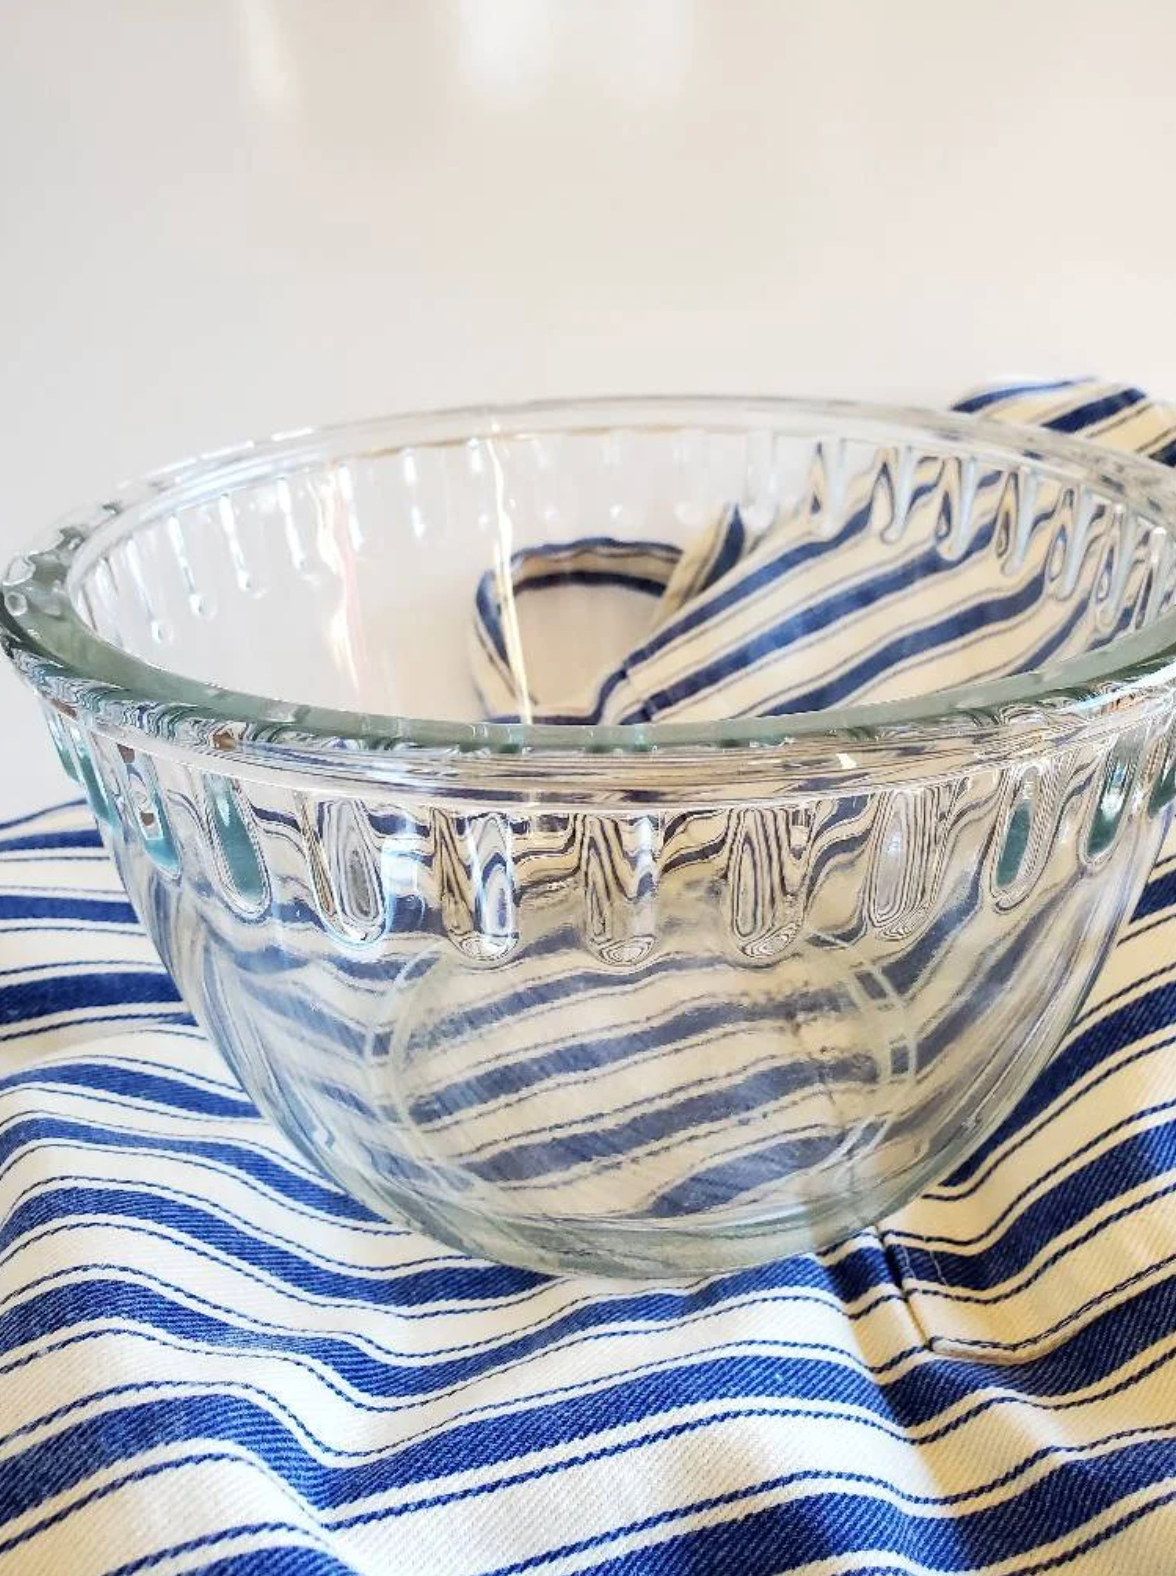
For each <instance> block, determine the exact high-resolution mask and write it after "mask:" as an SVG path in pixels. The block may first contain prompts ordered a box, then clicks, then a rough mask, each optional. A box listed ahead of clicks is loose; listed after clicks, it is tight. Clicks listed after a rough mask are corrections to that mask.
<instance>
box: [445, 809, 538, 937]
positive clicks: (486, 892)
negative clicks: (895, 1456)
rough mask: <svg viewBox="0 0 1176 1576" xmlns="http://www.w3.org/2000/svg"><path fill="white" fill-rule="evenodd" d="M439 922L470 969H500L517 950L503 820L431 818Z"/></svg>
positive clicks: (508, 842) (513, 885)
mask: <svg viewBox="0 0 1176 1576" xmlns="http://www.w3.org/2000/svg"><path fill="white" fill-rule="evenodd" d="M432 819H433V836H434V840H435V848H436V854H435V858H436V879H437V891H438V897H439V902H440V909H441V922H442V924H443V926H444V928H445V932H446V934H447V935H448V937H449V939H450V941H451V942H452V943H453V945H454V946H455V947H457V949H458V951H459V952H461V953H462V955H463V956H464V957H465V958H467V959H469V961H470V962H471V963H485V964H492V963H501V962H502V961H503V959H505V958H507V957H509V956H510V954H511V953H512V952H513V951H514V949H515V947H516V946H517V945H518V940H519V922H518V890H517V886H516V880H515V871H514V858H513V848H512V834H511V826H510V823H509V821H508V820H507V818H506V817H505V816H502V815H498V814H488V815H461V814H455V813H452V812H450V811H444V810H435V811H434V812H433V817H432Z"/></svg>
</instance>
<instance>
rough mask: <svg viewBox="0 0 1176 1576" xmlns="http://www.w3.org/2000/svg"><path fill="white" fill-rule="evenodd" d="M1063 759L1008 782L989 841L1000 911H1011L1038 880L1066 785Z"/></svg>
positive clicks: (992, 883)
mask: <svg viewBox="0 0 1176 1576" xmlns="http://www.w3.org/2000/svg"><path fill="white" fill-rule="evenodd" d="M1070 764H1071V763H1070V761H1069V758H1068V757H1062V758H1059V759H1053V760H1050V761H1047V762H1044V763H1034V764H1032V765H1030V766H1027V767H1025V768H1024V769H1023V770H1022V771H1020V772H1017V773H1014V774H1012V775H1011V776H1010V778H1009V781H1008V783H1007V785H1006V788H1005V792H1004V795H1003V797H1002V801H1001V808H1000V810H999V812H998V814H997V817H996V823H995V826H994V828H993V834H992V839H991V847H992V855H991V864H990V874H989V881H990V886H991V890H992V895H993V899H994V901H995V902H996V904H997V906H998V907H999V908H1001V909H1009V908H1013V907H1015V906H1016V905H1017V904H1018V903H1021V902H1023V901H1024V900H1025V898H1027V897H1028V896H1029V894H1030V893H1031V892H1032V891H1033V889H1034V887H1035V886H1036V885H1037V883H1038V881H1039V880H1040V878H1041V874H1042V871H1043V870H1044V869H1045V866H1046V864H1047V862H1048V860H1049V856H1050V852H1051V850H1052V848H1053V847H1054V844H1055V840H1056V838H1057V834H1058V827H1059V824H1060V818H1061V812H1062V807H1063V803H1064V801H1065V797H1066V788H1067V784H1068V783H1069V780H1070Z"/></svg>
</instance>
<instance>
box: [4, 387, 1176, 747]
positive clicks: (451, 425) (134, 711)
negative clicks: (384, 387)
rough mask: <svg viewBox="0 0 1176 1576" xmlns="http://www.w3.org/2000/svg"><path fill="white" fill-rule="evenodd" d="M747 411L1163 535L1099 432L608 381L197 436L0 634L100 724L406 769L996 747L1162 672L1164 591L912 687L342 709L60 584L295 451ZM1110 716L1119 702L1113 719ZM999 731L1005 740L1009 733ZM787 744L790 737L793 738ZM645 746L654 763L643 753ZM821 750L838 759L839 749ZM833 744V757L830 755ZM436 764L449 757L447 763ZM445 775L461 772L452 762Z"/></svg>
mask: <svg viewBox="0 0 1176 1576" xmlns="http://www.w3.org/2000/svg"><path fill="white" fill-rule="evenodd" d="M670 424H672V426H673V427H674V428H682V427H685V428H689V427H691V426H694V427H703V428H706V427H709V428H711V429H712V430H713V429H714V428H715V427H718V426H722V427H723V428H724V429H725V430H732V431H738V430H755V429H757V428H760V427H764V426H768V427H772V426H775V427H777V428H780V427H783V429H784V430H790V431H792V432H798V433H804V434H806V435H808V436H811V437H813V438H821V437H823V438H824V439H825V441H827V442H828V441H833V442H836V441H838V440H839V439H846V440H847V441H852V434H849V433H847V432H846V430H845V429H846V428H848V427H851V426H852V427H854V428H855V429H858V430H859V431H863V430H864V431H865V432H867V433H868V432H870V431H873V432H874V433H875V436H876V440H877V441H879V442H881V441H882V439H883V438H885V439H886V440H887V443H888V444H889V445H890V446H894V447H897V446H898V445H899V444H900V443H903V442H908V441H909V442H918V441H919V440H920V439H922V440H926V439H928V438H932V439H934V441H935V443H936V445H937V452H940V451H942V452H943V453H945V454H958V455H959V457H961V458H967V457H969V456H970V455H975V454H976V452H977V451H984V452H986V453H988V454H990V455H992V457H993V458H996V457H997V456H1001V457H1003V460H1004V462H1005V463H1008V464H1014V463H1015V464H1017V465H1018V466H1019V467H1026V468H1027V467H1030V466H1032V467H1033V468H1034V469H1035V470H1037V471H1038V472H1040V473H1042V474H1047V475H1048V474H1050V473H1051V472H1052V473H1053V474H1054V475H1055V476H1060V477H1062V478H1064V480H1065V483H1066V485H1068V486H1073V487H1074V489H1075V498H1076V499H1077V496H1078V490H1079V489H1082V488H1085V487H1092V488H1097V489H1099V490H1101V491H1102V492H1104V493H1109V494H1111V495H1113V496H1115V498H1116V500H1117V501H1118V503H1120V504H1121V505H1122V507H1123V508H1124V509H1129V510H1131V511H1133V512H1136V513H1141V514H1144V515H1146V516H1147V517H1148V518H1149V519H1153V520H1154V521H1155V522H1156V523H1157V524H1158V525H1160V526H1161V527H1163V528H1164V529H1165V530H1166V532H1167V538H1166V539H1167V540H1168V541H1169V542H1172V541H1173V540H1174V539H1176V471H1174V470H1172V469H1170V468H1169V467H1167V466H1164V465H1162V464H1160V463H1158V462H1157V461H1155V460H1152V459H1149V458H1147V457H1145V456H1142V455H1136V454H1134V453H1129V452H1126V451H1120V450H1114V449H1108V448H1103V447H1101V446H1100V445H1098V444H1097V443H1094V442H1091V441H1090V440H1088V439H1084V438H1079V437H1074V436H1072V435H1069V434H1062V433H1057V432H1054V431H1052V430H1050V429H1048V428H1044V427H1030V426H1018V425H1015V424H1013V423H1006V422H1003V421H998V420H994V419H992V418H988V417H985V416H983V415H971V414H961V413H959V412H954V411H939V410H934V409H930V408H924V407H919V406H905V405H897V404H887V403H878V402H870V401H857V400H839V399H806V398H802V397H793V396H777V395H763V396H759V395H754V396H753V395H739V394H720V395H689V394H679V395H644V396H643V395H623V396H596V397H591V398H586V399H574V398H558V399H545V400H540V401H533V402H521V403H508V404H493V405H473V406H461V407H450V408H442V409H438V410H431V411H420V412H410V413H404V414H400V415H391V416H385V417H378V418H372V419H366V420H359V421H349V422H343V423H339V424H336V425H328V426H322V427H307V428H300V429H297V430H295V431H292V432H284V433H277V434H274V435H273V436H271V437H269V438H265V439H260V440H255V441H252V442H247V443H245V444H241V445H234V446H232V447H230V448H228V449H219V450H215V451H211V452H208V453H204V454H200V455H197V456H195V457H194V458H192V459H189V460H185V461H181V462H180V463H178V464H176V465H171V466H168V467H166V468H165V469H163V470H159V471H155V472H152V473H150V474H148V475H147V476H146V477H144V478H143V479H142V480H140V481H138V482H132V483H129V484H124V485H123V486H120V487H119V488H118V489H117V490H116V491H115V492H114V493H113V494H112V496H111V497H110V498H109V499H107V500H105V501H104V502H103V503H101V504H99V505H97V506H96V507H90V508H87V509H83V510H80V511H76V512H75V513H73V514H71V515H69V516H66V517H65V518H64V519H62V520H60V521H59V522H58V523H57V525H56V527H54V528H52V529H51V531H50V532H49V533H47V534H46V535H45V536H44V537H43V538H42V539H41V540H40V541H39V542H38V543H37V544H36V545H34V546H33V547H30V548H27V549H26V550H25V552H23V553H20V554H18V555H17V556H16V558H15V559H14V560H13V561H12V563H11V564H10V565H9V566H8V569H7V570H6V572H5V574H4V575H3V577H0V593H2V594H0V646H3V649H4V650H5V652H6V653H7V655H8V656H9V657H10V658H11V659H12V660H13V661H14V663H15V664H16V666H17V668H18V669H19V670H20V671H21V672H22V674H23V675H24V676H25V677H26V678H27V679H28V680H30V682H31V683H32V684H33V685H34V687H35V688H36V689H38V690H39V691H40V692H41V694H42V695H43V696H44V697H45V698H46V699H47V700H48V701H49V702H50V703H51V704H53V705H55V706H56V707H57V708H58V709H59V710H62V711H65V712H66V713H67V714H69V713H72V712H75V711H80V712H84V713H85V714H87V715H88V716H89V717H91V718H92V719H93V721H94V723H95V725H96V726H98V727H99V728H100V729H105V730H107V731H109V732H110V733H112V734H113V735H116V736H117V735H120V734H122V735H127V736H131V735H134V734H136V733H146V734H149V735H151V736H152V737H153V738H155V739H156V740H158V741H160V742H161V743H163V744H165V745H173V746H176V747H179V748H182V749H184V748H197V749H217V750H233V751H235V752H236V753H237V756H238V758H239V759H241V760H242V761H244V760H246V759H247V758H252V759H253V760H254V761H255V762H256V763H257V764H259V765H269V766H275V765H277V766H280V765H281V764H282V761H283V759H284V758H289V759H290V760H291V761H294V760H297V761H298V762H300V763H301V764H302V765H303V766H304V767H307V768H313V767H314V766H315V765H316V764H317V765H318V767H320V768H322V769H325V770H329V771H334V772H338V771H339V770H343V771H345V773H347V774H349V775H354V774H357V773H359V774H362V775H371V774H372V773H375V774H376V775H387V773H388V770H389V762H390V759H391V758H393V757H394V758H395V759H396V760H397V761H399V762H400V763H402V764H404V765H406V766H407V767H408V769H409V770H410V771H411V772H412V773H413V774H415V775H420V773H422V772H424V773H426V774H427V773H428V771H429V770H430V766H431V765H432V766H434V767H440V766H441V764H442V763H443V762H448V763H450V765H451V766H452V763H453V762H454V761H455V760H460V761H463V762H464V763H465V765H464V767H463V768H462V770H463V772H464V774H466V775H468V774H469V772H471V771H472V772H475V773H476V772H477V771H478V770H479V767H478V765H477V763H478V762H479V761H480V762H482V763H483V764H485V763H489V762H493V761H496V760H499V759H501V760H502V761H503V762H504V763H505V762H507V761H512V760H513V761H514V764H515V766H516V767H517V765H518V759H517V758H518V756H519V755H525V756H526V757H527V758H528V759H529V760H530V761H531V762H532V763H535V764H538V765H540V766H541V767H544V768H545V769H548V770H558V769H559V768H560V764H561V763H562V766H563V767H564V768H567V767H568V765H569V763H572V762H580V763H581V764H583V763H584V762H585V761H586V760H587V761H592V762H594V763H595V766H596V768H597V769H598V770H599V768H600V767H601V766H602V765H603V764H604V759H607V760H608V762H609V763H610V766H615V765H616V763H618V762H619V761H620V762H625V763H628V765H630V766H632V767H635V768H636V769H637V771H638V774H639V775H641V776H645V775H647V774H649V773H653V772H656V771H658V770H659V769H661V766H669V767H672V769H673V770H674V771H675V772H679V771H680V769H681V768H682V767H683V766H686V765H688V764H689V763H691V762H693V763H694V765H695V766H696V767H697V768H698V769H699V770H702V769H703V768H704V765H705V763H706V762H712V763H713V762H714V760H715V758H716V757H721V758H722V760H723V762H724V765H723V767H722V769H721V770H722V772H723V773H724V774H725V775H726V776H727V777H728V778H729V776H730V772H731V768H732V758H731V757H732V752H735V753H736V754H737V755H742V756H744V757H745V758H748V759H749V758H750V757H751V756H753V755H754V756H755V757H756V759H757V760H759V761H761V762H762V761H764V758H765V755H773V754H778V752H780V751H781V750H787V751H789V752H790V754H791V755H793V756H796V757H797V758H798V760H800V761H801V762H803V763H804V764H805V765H806V768H815V767H817V766H818V765H823V766H826V767H831V768H832V769H834V770H838V769H839V770H840V772H842V773H844V772H846V771H851V772H853V771H857V770H860V769H861V767H862V766H864V765H865V764H866V763H867V761H868V759H869V758H870V757H871V756H873V755H876V753H877V752H878V750H883V751H885V752H887V753H889V752H892V751H893V750H894V749H895V748H901V750H902V751H903V753H904V754H909V753H910V752H912V751H915V752H917V751H919V750H928V751H930V752H932V753H934V752H935V751H936V750H937V749H946V750H947V751H948V753H949V754H951V753H954V752H955V751H957V750H958V749H959V748H961V747H963V748H967V749H968V750H969V751H970V752H971V753H972V754H976V753H979V754H980V755H996V756H999V757H1002V758H1003V757H1005V756H1007V755H1008V754H1010V753H1015V752H1016V750H1017V749H1019V748H1022V747H1029V746H1030V745H1031V744H1032V742H1033V740H1037V741H1038V742H1040V738H1041V737H1042V735H1043V734H1044V735H1056V734H1057V733H1058V732H1073V731H1074V730H1075V728H1079V729H1080V730H1084V729H1085V728H1086V727H1087V726H1091V725H1096V724H1097V723H1098V721H1099V719H1100V718H1101V719H1104V720H1105V719H1106V718H1107V717H1108V716H1110V715H1112V714H1116V715H1117V714H1119V713H1121V712H1122V710H1123V708H1124V706H1125V705H1128V706H1130V705H1133V704H1135V703H1139V702H1141V701H1148V700H1151V701H1153V702H1154V701H1155V699H1156V697H1157V692H1165V691H1166V692H1171V691H1173V690H1174V689H1176V608H1174V609H1173V610H1172V611H1169V612H1166V613H1164V614H1163V615H1162V616H1161V617H1160V618H1158V619H1156V620H1155V621H1154V622H1153V623H1151V624H1149V625H1147V626H1145V627H1144V628H1143V629H1141V630H1137V631H1134V632H1132V633H1128V634H1125V635H1123V636H1120V637H1118V638H1116V639H1114V640H1112V641H1110V642H1109V643H1108V644H1107V645H1106V646H1104V647H1101V648H1099V649H1098V650H1096V651H1094V652H1091V653H1086V654H1083V655H1080V656H1078V657H1074V658H1070V659H1068V660H1066V661H1064V662H1062V663H1060V664H1058V665H1057V666H1056V667H1046V668H1042V669H1035V670H1030V671H1027V672H1024V673H1019V674H1015V675H1012V676H1010V677H1006V678H1001V679H996V680H987V681H983V682H979V683H972V684H966V685H960V686H953V687H951V688H948V689H943V690H938V691H931V692H929V693H925V694H921V695H915V696H912V697H908V698H904V699H901V700H897V701H881V702H865V703H859V704H854V705H849V706H842V707H836V708H829V709H827V710H820V711H810V712H795V713H785V714H781V715H778V716H772V717H748V718H733V719H727V720H719V721H714V722H706V723H701V722H700V723H674V722H653V723H625V724H613V723H608V724H571V725H562V724H559V725H557V724H546V723H523V722H518V723H514V722H457V721H447V720H441V719H431V718H418V717H411V716H402V715H397V714H381V713H372V712H359V711H344V710H338V709H335V708H330V707H324V706H318V705H308V704H303V703H301V702H299V701H298V700H297V699H296V698H290V697H285V698H283V697H267V696H263V695H258V694H253V693H250V692H246V691H233V690H228V689H224V688H221V687H219V686H214V685H209V684H205V683H203V682H202V681H200V680H198V679H193V678H189V677H186V676H184V675H181V674H178V673H174V672H171V671H169V670H168V669H167V668H165V667H161V666H157V665H155V664H152V663H148V662H145V661H143V660H141V659H139V658H137V657H134V656H132V655H131V654H130V653H128V652H125V651H122V650H120V649H119V648H118V647H117V646H115V645H113V644H111V643H110V642H108V641H106V640H104V639H103V638H102V637H101V636H99V635H98V634H96V633H95V632H94V631H93V630H92V629H91V628H90V627H89V625H87V623H86V622H85V620H84V619H83V618H82V616H81V614H80V612H79V611H78V609H77V608H76V606H75V605H74V601H73V599H72V596H71V594H70V589H71V586H72V585H73V584H74V583H76V581H77V580H78V579H79V578H80V575H81V573H82V571H83V569H84V567H85V566H86V565H87V563H88V562H89V561H91V560H92V559H93V558H94V557H95V556H96V555H97V552H98V544H99V543H100V542H101V543H102V544H105V543H106V542H107V541H108V539H109V533H110V532H111V531H115V532H117V534H119V535H122V534H124V533H126V532H129V531H131V530H133V529H135V528H136V526H137V525H141V524H143V523H145V522H146V521H147V520H149V519H154V518H156V517H159V516H165V515H167V514H169V513H171V512H173V511H174V510H175V509H177V508H178V507H182V506H183V505H185V504H188V503H191V502H193V501H199V500H201V499H203V498H206V497H209V496H211V497H215V496H217V495H218V494H219V493H222V492H224V491H225V490H226V489H227V488H229V487H232V486H240V485H242V484H243V483H246V482H254V481H261V480H264V479H265V478H267V477H270V478H272V479H277V478H279V477H280V476H281V475H282V474H284V473H288V472H289V471H290V470H291V469H292V468H294V467H295V466H298V467H300V468H301V467H306V466H308V465H311V464H318V465H323V464H329V463H332V462H341V461H343V460H348V459H362V458H370V457H375V456H376V455H378V454H381V453H387V452H389V451H392V452H396V451H398V450H400V449H403V448H420V447H426V446H438V445H452V444H456V443H462V442H470V443H472V442H486V443H489V444H493V442H494V441H495V439H500V438H504V437H506V436H511V437H518V436H525V435H526V434H527V433H528V432H531V431H534V432H537V433H538V432H544V431H546V432H558V431H561V430H562V431H569V430H579V431H595V430H600V431H607V430H609V429H612V428H618V427H619V428H622V429H624V428H628V429H633V428H635V427H646V428H648V427H650V426H666V425H670ZM1120 720H1121V719H1120ZM1012 734H1018V735H1021V736H1023V737H1020V738H1019V739H1018V740H1014V739H1013V738H1012V737H1011V735H1012ZM798 752H799V754H798ZM659 763H661V765H659ZM838 763H840V768H838ZM847 763H849V764H847ZM447 775H449V776H453V771H452V770H450V771H448V773H447ZM459 775H460V773H459Z"/></svg>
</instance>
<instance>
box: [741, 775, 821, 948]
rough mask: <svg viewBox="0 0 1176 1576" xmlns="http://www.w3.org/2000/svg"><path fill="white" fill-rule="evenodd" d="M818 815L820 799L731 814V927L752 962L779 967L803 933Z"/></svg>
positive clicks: (756, 808)
mask: <svg viewBox="0 0 1176 1576" xmlns="http://www.w3.org/2000/svg"><path fill="white" fill-rule="evenodd" d="M819 815H820V811H819V806H818V804H817V802H816V801H815V800H814V801H808V802H803V803H800V804H796V805H790V806H787V807H785V808H782V809H777V808H771V807H770V808H766V809H762V808H759V807H755V808H751V809H747V810H734V811H732V812H731V818H730V827H729V831H728V836H729V838H730V850H731V853H730V862H729V865H728V875H727V887H728V893H729V901H730V915H729V921H728V922H729V925H730V929H731V935H732V937H733V939H734V942H735V946H736V948H737V950H738V951H739V952H740V953H741V954H742V956H743V958H744V959H745V960H746V961H747V962H748V963H751V964H753V965H757V964H758V965H764V964H768V963H772V962H774V961H775V960H776V959H777V958H779V957H780V956H781V955H782V954H783V953H785V952H787V950H788V948H789V947H790V946H791V945H792V943H793V942H794V941H795V939H796V937H797V935H798V933H799V931H800V928H801V924H802V922H803V920H804V913H805V895H806V891H807V886H808V879H807V878H808V864H809V859H810V856H811V853H812V849H813V842H814V834H815V830H816V827H817V824H818V820H819Z"/></svg>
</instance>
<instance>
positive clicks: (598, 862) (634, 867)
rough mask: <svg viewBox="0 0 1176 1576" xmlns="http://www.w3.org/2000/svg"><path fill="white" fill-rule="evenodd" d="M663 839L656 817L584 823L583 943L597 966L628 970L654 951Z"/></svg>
mask: <svg viewBox="0 0 1176 1576" xmlns="http://www.w3.org/2000/svg"><path fill="white" fill-rule="evenodd" d="M662 836H663V828H662V821H661V817H660V816H653V815H637V816H616V817H611V816H594V815H586V816H584V818H583V823H582V844H581V861H582V866H581V868H582V872H583V881H584V928H585V935H584V939H585V941H586V943H587V945H588V947H589V949H590V950H591V951H592V952H593V953H594V954H595V956H596V957H598V958H599V959H600V961H601V962H602V963H607V964H609V965H610V966H612V967H619V968H632V967H635V966H636V965H637V964H639V963H643V962H644V961H645V960H646V959H647V958H648V957H649V956H650V954H651V953H652V951H653V949H654V945H655V943H656V940H657V915H656V897H657V879H658V867H659V864H660V860H661V851H662Z"/></svg>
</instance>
